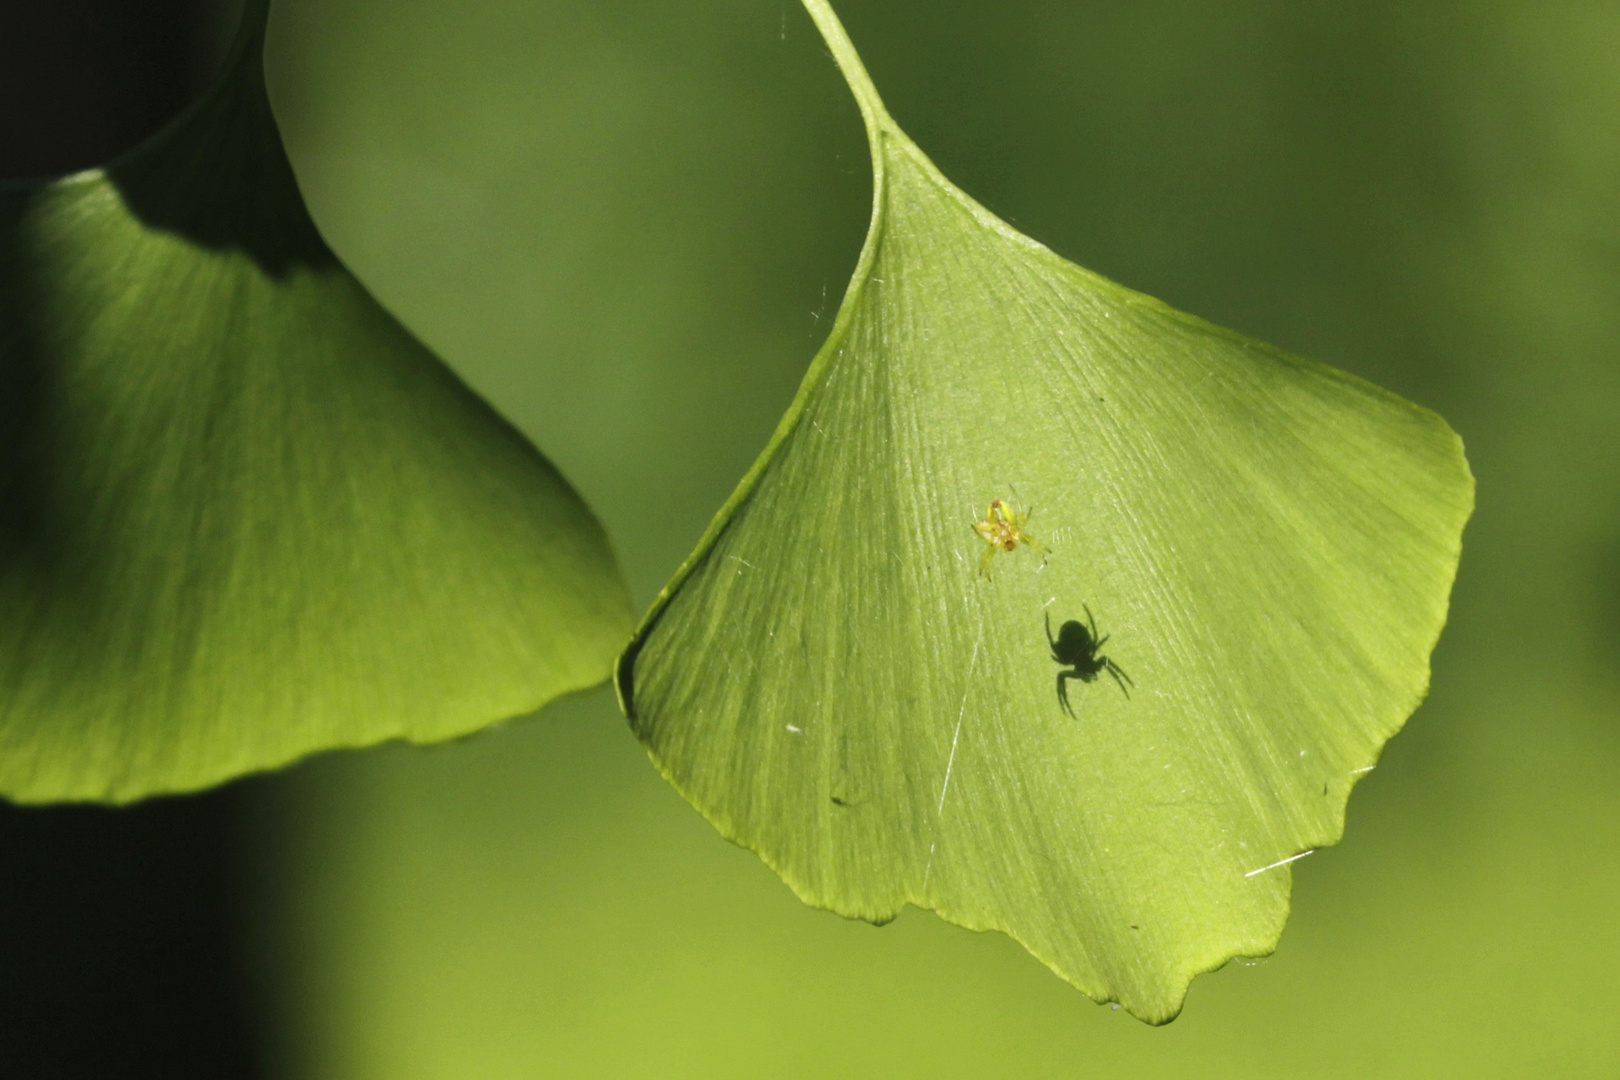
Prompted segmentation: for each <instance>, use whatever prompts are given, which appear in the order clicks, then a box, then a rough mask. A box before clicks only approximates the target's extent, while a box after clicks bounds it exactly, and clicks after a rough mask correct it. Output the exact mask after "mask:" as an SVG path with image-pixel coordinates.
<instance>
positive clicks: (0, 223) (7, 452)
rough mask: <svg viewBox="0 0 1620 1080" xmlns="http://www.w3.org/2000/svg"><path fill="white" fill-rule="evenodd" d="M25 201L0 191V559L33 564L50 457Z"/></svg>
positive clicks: (45, 506) (42, 525) (39, 538)
mask: <svg viewBox="0 0 1620 1080" xmlns="http://www.w3.org/2000/svg"><path fill="white" fill-rule="evenodd" d="M24 206H25V203H24V200H22V199H20V198H15V197H11V196H8V195H7V194H6V193H4V192H0V559H3V560H5V561H6V562H8V563H9V562H11V561H12V560H14V559H17V558H23V557H27V558H30V559H32V558H33V557H34V556H35V555H37V554H40V553H41V550H40V549H41V546H42V545H41V541H42V539H43V537H44V536H45V534H46V532H47V524H46V518H47V515H48V507H49V502H50V500H49V491H50V488H51V477H50V474H49V468H50V458H51V455H50V453H49V451H48V449H47V448H48V445H49V441H48V437H47V432H46V430H45V425H46V423H47V421H46V411H47V401H48V399H49V394H50V391H49V388H48V386H47V377H46V370H45V367H44V365H43V364H42V362H41V356H40V349H39V343H38V341H37V340H36V339H35V334H34V332H33V322H32V320H31V319H30V318H29V313H28V312H27V311H26V310H25V308H26V306H27V297H28V290H27V289H26V288H25V287H24V284H23V282H22V281H21V280H20V275H19V272H18V271H19V269H20V268H19V266H18V259H17V258H16V253H17V252H18V250H19V248H18V242H19V237H18V232H19V229H20V227H21V218H22V212H23V209H24Z"/></svg>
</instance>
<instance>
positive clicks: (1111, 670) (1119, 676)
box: [1103, 656, 1136, 697]
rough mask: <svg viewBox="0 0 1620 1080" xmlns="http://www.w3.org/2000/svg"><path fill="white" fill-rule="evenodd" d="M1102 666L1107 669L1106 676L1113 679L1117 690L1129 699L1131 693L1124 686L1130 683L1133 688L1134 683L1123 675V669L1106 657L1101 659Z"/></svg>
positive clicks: (1127, 676)
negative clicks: (1117, 684)
mask: <svg viewBox="0 0 1620 1080" xmlns="http://www.w3.org/2000/svg"><path fill="white" fill-rule="evenodd" d="M1103 666H1104V667H1106V668H1107V669H1108V674H1110V675H1112V676H1113V677H1114V681H1115V682H1117V683H1119V688H1120V690H1121V691H1123V692H1124V694H1125V696H1126V697H1130V696H1131V692H1130V691H1129V690H1126V689H1125V684H1126V683H1130V684H1131V685H1132V686H1135V685H1136V683H1135V682H1133V681H1132V680H1131V677H1130V676H1129V675H1127V674H1125V669H1124V668H1122V667H1120V666H1119V665H1118V664H1116V663H1114V662H1113V661H1112V660H1110V659H1108V658H1107V657H1106V656H1105V657H1103Z"/></svg>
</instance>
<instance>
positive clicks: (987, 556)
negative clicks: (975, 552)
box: [979, 544, 996, 578]
mask: <svg viewBox="0 0 1620 1080" xmlns="http://www.w3.org/2000/svg"><path fill="white" fill-rule="evenodd" d="M995 557H996V545H994V544H986V545H985V548H984V554H983V555H980V556H979V573H981V574H983V575H984V576H985V577H987V578H988V577H989V576H990V560H991V559H994V558H995Z"/></svg>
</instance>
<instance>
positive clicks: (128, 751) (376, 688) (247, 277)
mask: <svg viewBox="0 0 1620 1080" xmlns="http://www.w3.org/2000/svg"><path fill="white" fill-rule="evenodd" d="M266 13H267V0H260V2H255V3H250V4H249V5H248V10H247V12H246V13H245V15H244V16H243V24H242V28H241V30H240V31H239V33H238V39H237V41H236V43H235V46H234V51H233V55H232V58H231V60H230V61H229V63H228V65H227V70H226V74H225V75H224V76H223V77H222V79H221V80H220V82H219V84H218V85H216V86H215V87H214V88H213V89H212V90H211V91H210V92H209V93H208V94H207V95H206V96H205V97H204V98H202V99H201V100H199V101H198V102H197V103H195V104H194V105H193V106H192V107H191V108H190V109H188V110H187V111H186V112H185V113H184V114H183V115H182V116H181V117H180V118H178V119H177V120H176V121H175V122H174V123H172V124H171V125H170V126H169V127H168V128H166V129H165V130H164V131H162V132H160V133H159V134H157V135H156V136H154V137H153V138H152V139H150V140H149V141H148V142H146V143H145V144H143V145H142V146H140V147H138V148H137V149H135V150H134V151H132V152H131V153H129V154H128V155H126V156H124V157H122V158H120V159H119V160H117V161H115V162H113V163H112V164H111V165H109V166H107V167H105V168H103V169H95V170H91V171H88V172H84V173H81V174H78V175H75V176H70V177H67V178H64V179H60V180H56V181H52V182H45V183H30V184H11V185H8V186H6V187H4V188H0V390H3V400H4V408H5V410H6V417H5V423H4V426H3V429H0V794H3V795H5V796H6V797H8V798H11V799H14V800H19V801H28V802H38V801H46V800H58V799H101V800H110V801H126V800H130V799H135V798H139V797H141V796H145V795H149V794H153V793H157V792H168V791H184V790H188V789H194V788H199V787H203V786H206V785H209V784H213V783H217V782H219V781H221V780H225V779H228V778H230V777H232V776H236V775H238V774H241V773H244V772H248V771H250V770H256V769H264V768H269V767H272V766H276V765H280V764H282V763H284V762H287V761H289V760H291V759H293V758H296V757H298V756H299V755H302V754H307V753H309V752H311V751H315V750H320V749H325V748H329V747H337V746H359V745H365V744H368V743H374V742H377V741H379V740H382V739H388V738H405V739H410V740H413V741H431V740H437V739H444V738H448V737H451V736H455V735H460V734H464V733H466V732H469V731H472V730H475V729H477V728H479V727H482V726H484V725H486V724H489V723H491V722H493V721H495V720H499V719H503V718H506V717H510V716H514V715H518V714H522V713H525V712H529V711H532V710H534V709H536V708H538V707H539V706H540V705H542V704H543V703H544V702H546V701H547V700H548V699H550V698H552V697H554V696H556V695H558V694H561V693H564V692H566V691H569V690H575V689H579V688H582V687H585V686H589V685H591V684H593V683H596V682H598V681H600V680H601V679H602V678H604V677H605V676H606V674H607V673H608V671H609V668H610V666H611V661H612V656H613V655H614V653H615V652H616V651H617V650H618V648H619V647H620V646H621V645H622V643H623V641H624V637H625V635H626V634H627V632H628V630H629V627H630V623H631V615H630V609H629V601H628V595H627V591H626V588H625V585H624V583H623V580H622V578H621V576H620V574H619V571H618V568H617V566H616V564H615V562H614V559H613V556H612V554H611V552H610V550H609V546H608V543H607V539H606V537H605V535H604V534H603V531H602V528H601V526H600V525H599V524H598V523H597V521H596V519H595V518H594V517H593V516H592V515H591V512H590V511H589V509H587V507H586V506H585V505H584V503H583V502H582V501H581V500H580V498H579V497H578V496H577V495H576V494H575V493H574V492H573V491H572V490H571V489H570V488H569V486H568V484H567V483H566V482H565V481H564V480H563V479H562V477H561V476H560V475H559V474H558V473H557V471H556V470H555V469H554V468H553V467H552V466H551V465H550V464H549V463H548V462H547V461H546V460H545V459H544V458H543V457H541V456H540V454H539V453H538V452H536V451H535V450H534V449H533V447H532V446H530V445H529V444H528V443H527V442H526V441H525V440H524V439H523V438H522V436H520V435H519V434H518V433H517V432H516V431H515V430H514V429H513V428H512V427H511V426H510V425H509V424H507V423H506V422H505V421H504V420H502V419H501V418H500V417H499V416H497V415H496V414H495V413H494V411H493V410H491V409H490V408H489V407H488V406H487V405H486V404H485V403H484V402H482V401H481V400H479V399H478V398H477V397H476V396H475V395H474V394H473V393H472V392H471V391H470V390H468V389H467V387H466V386H464V385H463V384H462V383H461V382H460V381H459V380H458V379H457V378H456V377H455V376H454V375H453V374H451V372H450V371H449V370H448V369H447V368H446V367H445V366H444V365H443V364H442V363H440V361H438V360H437V359H436V358H435V357H433V356H432V355H431V354H430V353H429V352H428V351H427V350H426V349H425V348H424V347H423V346H422V345H420V344H419V343H418V342H417V341H415V340H414V339H413V338H412V337H411V336H410V334H409V333H407V332H406V331H405V330H404V328H403V327H401V326H400V325H399V324H398V323H397V322H396V321H395V320H394V319H393V318H391V317H390V316H389V315H388V314H387V313H386V312H384V311H383V310H382V308H381V307H380V306H379V305H378V304H377V303H376V301H374V300H373V299H372V298H371V297H370V296H369V295H368V294H367V293H366V292H365V290H364V289H363V288H362V287H361V286H360V285H359V283H358V282H357V281H355V279H354V278H353V277H352V276H351V275H350V274H349V273H348V272H347V271H346V270H345V269H344V268H343V267H342V266H341V265H340V264H339V262H338V260H337V259H336V258H335V257H334V256H333V255H332V253H331V252H330V251H329V250H328V249H327V247H326V245H325V244H324V243H323V242H322V241H321V239H320V237H319V235H318V234H317V232H316V230H315V227H314V225H313V224H312V223H311V221H310V219H309V216H308V214H307V212H306V211H305V208H304V205H303V202H302V200H301V199H300V197H299V194H298V190H297V185H296V183H295V181H294V178H293V175H292V171H291V169H290V167H289V166H288V164H287V161H286V158H285V156H284V154H283V151H282V147H281V143H280V139H279V136H278V134H277V132H276V128H275V124H274V121H273V119H272V117H271V113H270V107H269V102H268V99H267V97H266V94H265V88H264V78H263V71H262V41H263V31H264V23H265V18H266Z"/></svg>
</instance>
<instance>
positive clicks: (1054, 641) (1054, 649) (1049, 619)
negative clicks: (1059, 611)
mask: <svg viewBox="0 0 1620 1080" xmlns="http://www.w3.org/2000/svg"><path fill="white" fill-rule="evenodd" d="M1044 614H1045V615H1046V643H1047V644H1048V645H1050V646H1051V647H1052V659H1054V660H1056V659H1057V639H1056V638H1054V637H1053V636H1052V609H1051V608H1047V609H1046V611H1045V612H1044ZM1060 662H1061V661H1060Z"/></svg>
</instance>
